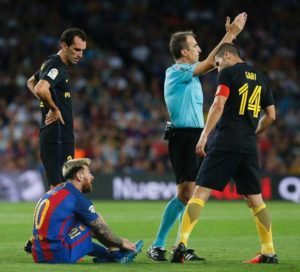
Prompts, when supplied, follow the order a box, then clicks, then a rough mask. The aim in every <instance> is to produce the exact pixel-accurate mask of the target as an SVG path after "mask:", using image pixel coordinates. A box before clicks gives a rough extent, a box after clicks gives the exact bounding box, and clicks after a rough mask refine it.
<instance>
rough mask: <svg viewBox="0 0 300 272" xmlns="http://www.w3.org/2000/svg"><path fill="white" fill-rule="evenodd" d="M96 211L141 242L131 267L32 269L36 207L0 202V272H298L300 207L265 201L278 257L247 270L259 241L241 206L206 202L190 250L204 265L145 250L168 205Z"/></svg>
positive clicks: (101, 205)
mask: <svg viewBox="0 0 300 272" xmlns="http://www.w3.org/2000/svg"><path fill="white" fill-rule="evenodd" d="M94 204H95V206H96V210H97V211H98V212H99V213H101V214H102V215H103V217H104V218H105V219H106V221H107V222H108V224H109V225H110V227H111V228H112V229H113V230H114V231H115V233H117V234H119V235H120V236H122V237H126V238H128V239H130V240H132V241H136V240H138V239H143V240H144V242H145V245H144V248H143V252H142V253H141V254H140V255H138V257H137V258H136V259H135V262H134V263H131V264H127V265H120V264H93V263H92V262H91V258H90V257H86V258H85V259H84V261H83V262H81V263H77V264H72V265H44V264H34V263H33V260H32V257H31V256H30V255H26V254H25V252H23V245H24V242H25V241H26V239H27V238H28V237H29V236H30V233H31V226H32V215H33V209H34V203H16V204H11V203H4V202H2V203H0V239H1V241H0V271H14V272H16V271H17V272H29V271H30V272H32V271H42V272H47V271H49V272H60V271H63V272H67V271H72V272H76V271H80V272H85V271H86V272H92V271H105V272H106V271H108V272H111V271H146V272H147V271H151V272H155V271H163V272H165V271H180V272H183V271H188V272H193V271H197V272H199V271H200V272H201V271H216V272H217V271H218V272H219V271H230V272H235V271H239V272H240V271H262V272H264V271H272V272H274V271H286V272H293V271H300V205H299V204H294V203H288V202H267V206H268V208H269V210H270V213H271V215H272V218H273V236H274V243H275V248H276V251H277V253H278V256H279V261H280V264H278V265H245V264H242V261H243V260H245V259H249V258H251V257H254V255H255V253H256V252H258V251H259V242H258V237H257V234H256V229H255V225H254V222H253V219H252V218H251V216H250V211H249V209H248V208H247V207H246V205H245V203H243V202H219V201H209V202H208V203H207V205H206V207H205V208H204V209H203V211H202V215H201V220H200V221H199V223H198V225H197V226H196V228H195V230H194V232H193V234H192V236H191V239H190V244H189V247H191V248H194V249H196V250H197V253H198V254H199V255H201V256H204V257H205V258H206V259H207V261H205V262H194V263H193V262H186V263H184V264H183V265H182V264H171V263H169V262H165V263H157V262H154V261H151V260H149V259H148V258H147V257H146V254H145V251H146V249H147V248H148V246H149V245H150V244H151V242H152V241H153V239H154V236H155V233H156V231H157V228H158V224H159V220H160V217H161V214H162V211H163V209H164V206H165V204H166V202H150V201H149V202H131V201H130V202H118V201H114V202H112V201H105V202H104V201H95V202H94ZM176 233H177V226H176V227H175V228H174V229H173V230H172V232H171V235H170V237H169V239H168V244H167V250H168V253H169V252H170V250H171V247H172V245H173V243H174V240H175V237H176Z"/></svg>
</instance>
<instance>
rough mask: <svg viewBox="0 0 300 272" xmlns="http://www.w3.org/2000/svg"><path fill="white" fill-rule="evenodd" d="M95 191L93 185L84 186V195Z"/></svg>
mask: <svg viewBox="0 0 300 272" xmlns="http://www.w3.org/2000/svg"><path fill="white" fill-rule="evenodd" d="M92 190H93V185H92V184H91V183H86V184H85V185H83V186H82V192H83V193H86V194H87V193H90V192H91V191H92Z"/></svg>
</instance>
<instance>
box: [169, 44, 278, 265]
mask: <svg viewBox="0 0 300 272" xmlns="http://www.w3.org/2000/svg"><path fill="white" fill-rule="evenodd" d="M214 60H215V63H216V65H217V66H218V68H219V71H220V73H219V78H218V88H217V92H216V96H215V100H214V103H213V104H212V106H211V108H210V111H209V114H208V118H207V123H206V125H205V127H204V129H203V131H202V134H201V136H200V139H199V142H198V144H197V147H196V152H197V154H199V155H201V156H204V157H205V158H204V161H203V163H202V166H201V168H200V170H199V173H198V176H197V182H196V184H197V186H196V189H195V191H194V195H193V197H192V199H191V200H190V201H189V203H188V205H187V207H186V209H185V213H184V215H183V219H182V223H181V226H180V235H179V237H178V240H177V247H176V249H175V251H174V254H173V257H172V260H171V261H172V262H182V261H183V260H184V254H185V250H186V246H187V243H188V239H189V236H190V234H191V232H192V230H193V228H194V227H195V225H196V223H197V222H198V219H199V216H200V213H201V210H202V208H203V207H204V205H205V202H206V201H207V200H208V198H209V197H210V194H211V190H212V189H214V190H219V191H222V190H223V189H224V188H225V186H226V184H227V182H228V181H229V180H230V178H233V179H234V181H235V183H236V187H237V192H238V193H239V194H241V195H243V196H244V198H245V200H247V203H248V206H249V208H250V209H251V211H252V214H253V217H254V221H255V224H256V228H257V232H258V235H259V238H260V242H261V250H260V254H258V255H257V256H256V257H254V258H253V259H251V260H248V261H245V263H278V259H277V255H276V254H275V250H274V246H273V238H272V221H271V217H270V215H269V213H268V211H267V208H266V205H265V203H264V202H263V199H262V195H261V188H260V168H259V165H258V153H257V146H256V135H258V134H260V133H261V132H263V131H264V130H265V129H267V128H268V127H269V126H270V125H271V124H272V123H273V121H274V120H275V107H274V100H273V96H272V93H271V90H270V86H269V82H268V80H267V79H266V77H265V76H264V75H263V74H262V73H260V72H259V71H257V70H256V69H254V68H253V67H251V66H250V65H248V64H246V63H244V62H243V61H242V60H241V58H240V54H239V50H238V48H237V47H236V46H235V45H233V44H229V43H227V44H223V45H221V47H220V49H219V50H218V52H217V53H216V55H215V57H214ZM262 109H263V110H264V115H263V116H262V117H261V118H260V116H259V114H260V111H261V110H262ZM216 124H217V127H216V131H215V132H214V135H213V138H212V142H211V144H210V146H209V148H208V152H207V154H206V152H205V150H204V148H205V145H206V142H207V138H208V135H209V133H210V132H211V131H212V130H213V128H214V127H215V126H216Z"/></svg>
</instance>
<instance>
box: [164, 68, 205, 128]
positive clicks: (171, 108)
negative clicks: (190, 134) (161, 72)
mask: <svg viewBox="0 0 300 272" xmlns="http://www.w3.org/2000/svg"><path fill="white" fill-rule="evenodd" d="M197 64H198V63H194V64H174V65H172V66H171V67H169V68H168V69H167V71H166V77H165V83H164V97H165V102H166V105H167V109H168V112H169V115H170V118H171V122H172V124H173V125H174V127H175V128H184V127H191V128H203V127H204V118H203V92H202V86H201V83H200V80H199V78H198V76H195V75H194V70H195V68H196V66H197Z"/></svg>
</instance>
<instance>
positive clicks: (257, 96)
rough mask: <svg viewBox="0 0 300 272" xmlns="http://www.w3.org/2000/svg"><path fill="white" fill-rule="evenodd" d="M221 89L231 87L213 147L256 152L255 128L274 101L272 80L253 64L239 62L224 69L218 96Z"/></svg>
mask: <svg viewBox="0 0 300 272" xmlns="http://www.w3.org/2000/svg"><path fill="white" fill-rule="evenodd" d="M221 89H226V90H227V95H228V99H227V101H226V103H225V106H224V111H223V114H222V116H221V118H220V120H219V122H218V124H217V127H216V131H215V133H214V135H213V139H212V142H211V145H210V147H211V148H212V149H214V150H220V151H233V152H240V153H246V154H251V153H256V152H257V147H256V135H255V130H256V128H257V125H258V121H259V117H260V113H261V110H262V109H264V108H266V107H268V106H270V105H273V104H274V99H273V95H272V92H271V89H270V84H269V81H268V79H267V78H266V76H265V75H264V74H262V73H261V72H258V71H256V70H255V69H254V68H253V67H251V66H250V65H248V64H246V63H238V64H235V65H233V66H230V67H227V68H224V69H223V70H222V71H221V72H220V74H219V77H218V90H217V93H216V95H222V94H220V93H219V90H221ZM227 95H226V96H227Z"/></svg>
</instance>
